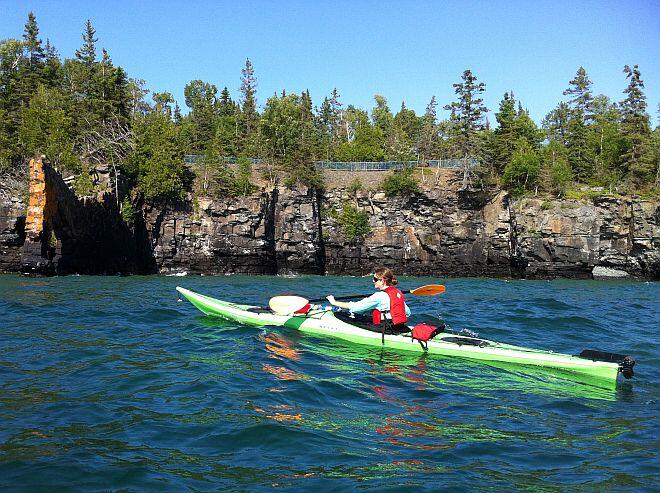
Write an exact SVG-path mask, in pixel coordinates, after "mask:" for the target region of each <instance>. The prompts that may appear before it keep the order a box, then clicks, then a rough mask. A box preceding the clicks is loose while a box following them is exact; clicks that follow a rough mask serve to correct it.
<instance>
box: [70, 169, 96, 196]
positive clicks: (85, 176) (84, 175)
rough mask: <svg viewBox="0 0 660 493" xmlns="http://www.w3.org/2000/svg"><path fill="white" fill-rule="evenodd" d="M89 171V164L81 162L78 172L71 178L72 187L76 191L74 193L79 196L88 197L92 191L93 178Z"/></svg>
mask: <svg viewBox="0 0 660 493" xmlns="http://www.w3.org/2000/svg"><path fill="white" fill-rule="evenodd" d="M89 171H90V170H89V166H87V165H86V164H84V163H83V164H82V165H81V169H80V173H79V174H78V175H76V177H75V178H74V180H73V189H74V190H75V191H76V195H78V196H80V197H88V196H90V195H92V194H93V193H94V180H92V177H91V175H90V174H89Z"/></svg>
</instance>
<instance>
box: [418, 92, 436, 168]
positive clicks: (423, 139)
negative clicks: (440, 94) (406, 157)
mask: <svg viewBox="0 0 660 493" xmlns="http://www.w3.org/2000/svg"><path fill="white" fill-rule="evenodd" d="M437 106H438V103H437V102H436V100H435V96H432V97H431V101H429V104H428V105H426V111H425V113H424V116H423V117H422V128H421V131H420V137H419V143H418V145H417V149H418V153H419V157H420V159H422V160H424V161H426V160H430V159H433V157H434V155H435V153H436V148H437V145H438V128H437V123H436V119H437V109H436V108H437Z"/></svg>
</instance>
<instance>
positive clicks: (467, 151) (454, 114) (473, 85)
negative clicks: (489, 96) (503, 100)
mask: <svg viewBox="0 0 660 493" xmlns="http://www.w3.org/2000/svg"><path fill="white" fill-rule="evenodd" d="M461 79H462V80H463V82H460V83H458V84H453V86H454V92H455V93H456V95H457V96H458V101H455V102H453V103H451V104H448V105H446V106H445V107H444V108H445V109H446V110H450V111H451V122H452V124H453V127H454V128H453V133H454V135H453V137H454V138H455V140H456V143H457V149H458V150H459V152H460V153H461V157H465V158H467V157H477V156H478V155H479V152H480V139H479V132H480V131H482V130H483V129H484V128H485V125H484V115H485V113H486V112H487V111H488V109H487V108H486V106H485V105H484V104H483V99H482V98H481V97H479V96H480V95H481V94H483V93H484V92H485V91H486V84H484V83H483V82H479V83H477V78H476V77H475V76H474V75H473V74H472V72H471V71H470V70H465V71H464V72H463V75H462V76H461Z"/></svg>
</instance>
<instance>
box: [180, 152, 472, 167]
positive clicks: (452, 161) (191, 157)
mask: <svg viewBox="0 0 660 493" xmlns="http://www.w3.org/2000/svg"><path fill="white" fill-rule="evenodd" d="M202 158H203V156H201V155H199V154H187V155H186V156H184V161H185V162H186V164H196V163H199V162H200V161H201V160H202ZM248 159H249V160H250V163H251V164H261V163H263V162H264V161H265V160H264V159H260V158H248ZM223 161H224V162H225V163H227V164H236V163H237V161H238V158H236V157H225V158H223ZM466 164H467V167H468V168H474V167H475V166H476V165H477V160H476V159H464V158H449V159H427V160H418V161H314V166H316V169H318V170H324V171H391V170H401V169H404V168H417V167H428V168H454V169H458V168H464V167H465V165H466Z"/></svg>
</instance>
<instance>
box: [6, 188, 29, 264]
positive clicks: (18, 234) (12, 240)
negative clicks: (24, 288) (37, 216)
mask: <svg viewBox="0 0 660 493" xmlns="http://www.w3.org/2000/svg"><path fill="white" fill-rule="evenodd" d="M24 242H25V204H23V202H22V201H21V199H19V198H17V197H0V272H18V270H19V269H20V266H21V251H22V247H23V243H24Z"/></svg>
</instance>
